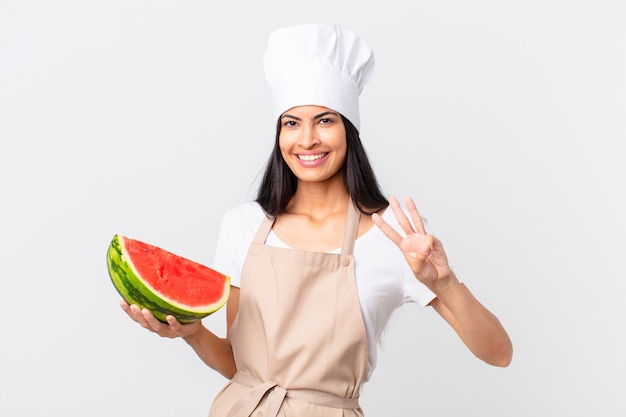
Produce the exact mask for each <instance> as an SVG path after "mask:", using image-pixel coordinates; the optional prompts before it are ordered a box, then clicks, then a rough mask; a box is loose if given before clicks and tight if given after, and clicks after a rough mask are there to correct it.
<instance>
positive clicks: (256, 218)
mask: <svg viewBox="0 0 626 417" xmlns="http://www.w3.org/2000/svg"><path fill="white" fill-rule="evenodd" d="M264 216H265V214H264V212H263V210H262V209H261V206H259V205H258V204H257V203H254V202H250V203H246V204H242V205H240V206H237V207H234V208H232V209H230V210H228V211H227V212H226V213H225V214H224V217H223V218H222V223H221V226H220V232H219V234H218V238H217V245H216V248H215V255H214V258H213V269H215V270H216V271H218V272H221V273H222V274H226V275H228V276H230V284H231V285H232V286H234V287H240V286H241V271H242V269H243V263H244V261H245V259H246V256H247V254H248V248H249V247H250V243H252V239H253V238H254V234H255V233H256V231H257V229H258V228H259V225H260V224H261V221H262V220H263V218H264Z"/></svg>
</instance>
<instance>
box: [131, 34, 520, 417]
mask: <svg viewBox="0 0 626 417" xmlns="http://www.w3.org/2000/svg"><path fill="white" fill-rule="evenodd" d="M264 59H265V71H266V76H267V80H268V83H269V85H270V88H271V90H272V93H273V102H274V113H275V116H276V118H277V120H278V127H277V135H276V144H275V148H274V150H273V153H272V156H271V157H270V160H269V163H268V166H267V169H266V172H265V176H264V178H263V181H262V184H261V186H260V189H259V193H258V198H257V200H256V201H255V202H251V203H247V204H244V205H241V206H239V207H236V208H234V209H231V210H229V211H228V212H227V213H226V215H225V217H224V220H223V224H222V230H221V233H220V238H219V242H218V247H217V251H216V257H215V262H214V265H213V267H214V268H215V269H217V270H220V271H222V272H224V273H226V274H229V275H230V276H231V278H232V284H233V287H232V292H231V296H230V299H229V302H228V305H227V329H228V333H227V335H228V336H227V337H226V338H220V337H218V336H216V335H215V334H214V333H212V332H210V331H209V330H208V329H206V328H205V327H204V326H203V325H202V323H201V322H195V323H191V324H186V325H181V324H180V323H178V322H177V321H176V320H175V319H174V318H173V317H168V319H167V320H168V324H163V323H160V322H159V321H157V320H156V319H155V318H154V317H153V316H152V315H151V314H150V312H149V311H146V310H144V311H141V310H140V309H139V308H138V307H137V306H128V305H127V304H125V303H122V307H123V308H124V310H125V311H126V312H127V313H128V314H129V315H130V316H131V318H133V319H134V320H136V321H137V322H139V323H140V324H141V325H142V326H143V327H145V328H147V329H149V330H151V331H154V332H156V333H158V334H159V335H161V336H164V337H182V338H183V339H184V340H185V341H186V342H187V343H189V344H190V345H191V346H192V347H193V348H194V350H195V351H196V353H197V354H198V355H199V357H200V358H201V359H202V360H203V361H204V362H205V363H206V364H207V365H209V366H210V367H212V368H213V369H215V370H217V371H218V372H220V373H221V374H222V375H224V376H226V377H227V378H229V379H230V381H229V383H228V384H227V385H226V387H224V389H223V390H222V391H221V392H220V393H219V395H218V396H217V398H216V400H215V401H214V403H213V406H212V409H211V412H210V416H232V417H238V416H251V415H254V416H257V415H262V416H272V417H273V416H279V415H280V416H286V417H289V416H299V417H302V416H330V417H332V416H355V415H356V416H362V411H361V409H360V407H359V404H358V397H359V392H360V387H361V385H362V384H363V383H364V382H365V381H367V379H368V378H369V377H370V375H371V372H372V371H373V369H374V367H375V364H376V344H377V342H378V340H379V338H380V335H381V333H382V330H383V328H384V327H385V325H386V323H387V321H388V319H389V317H390V316H391V314H392V313H393V311H394V310H395V309H396V308H397V307H399V306H401V305H402V304H404V303H406V302H416V303H419V304H420V305H422V306H426V305H429V306H431V307H433V308H434V309H435V310H436V311H437V312H438V313H439V314H440V315H441V316H442V317H443V319H444V320H445V321H446V322H448V323H449V324H450V325H451V326H452V327H453V328H454V330H455V331H456V332H457V334H458V335H459V336H460V337H461V339H462V340H463V342H464V343H465V344H466V345H467V347H468V348H469V349H470V350H471V351H472V352H473V353H474V354H475V355H476V356H477V357H478V358H480V359H482V360H484V361H485V362H487V363H489V364H492V365H496V366H507V365H508V364H509V362H510V360H511V355H512V347H511V342H510V340H509V338H508V336H507V334H506V332H505V330H504V329H503V327H502V326H501V324H500V323H499V321H498V319H497V318H496V317H495V316H494V315H493V314H491V313H490V312H489V311H488V310H487V309H486V308H485V307H483V306H482V305H481V304H480V303H479V302H478V301H477V300H476V299H475V298H474V297H473V296H472V294H471V293H470V292H469V290H468V289H467V288H466V287H465V286H464V285H463V284H462V283H460V282H459V280H458V279H457V278H456V276H455V274H454V272H453V271H452V270H451V269H450V267H449V265H448V262H447V258H446V254H445V252H444V250H443V246H442V244H441V242H440V241H439V240H437V239H436V238H435V237H433V236H432V235H430V234H428V233H427V232H426V230H425V228H424V225H423V222H422V219H421V217H420V215H419V213H418V211H417V209H416V207H415V205H414V203H413V201H412V200H411V199H407V200H406V210H407V213H408V216H407V214H405V211H404V210H403V209H402V208H401V206H400V205H399V203H398V201H397V200H396V199H395V198H390V200H389V202H387V200H386V199H385V197H384V195H383V193H382V192H381V191H380V189H379V187H378V184H377V182H376V179H375V176H374V174H373V172H372V169H371V167H370V164H369V162H368V160H367V157H366V154H365V151H364V149H363V146H362V144H361V141H360V138H359V128H360V119H359V108H358V96H359V93H360V91H361V90H362V88H363V86H364V85H365V84H366V83H367V82H368V80H369V78H370V77H371V73H372V70H373V64H374V60H373V53H372V51H371V49H370V48H369V46H368V45H367V44H365V43H364V42H363V41H362V40H361V39H359V38H358V37H357V36H356V35H355V34H353V33H352V32H350V31H347V30H346V29H344V28H341V27H337V26H332V25H301V26H296V27H292V28H285V29H280V30H278V31H276V32H274V33H273V34H272V36H271V37H270V40H269V43H268V49H267V51H266V54H265V58H264Z"/></svg>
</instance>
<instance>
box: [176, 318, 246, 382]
mask: <svg viewBox="0 0 626 417" xmlns="http://www.w3.org/2000/svg"><path fill="white" fill-rule="evenodd" d="M183 339H184V340H185V341H186V342H187V344H189V346H191V347H192V348H193V350H194V351H195V352H196V354H197V355H198V356H199V357H200V359H202V361H203V362H204V363H205V364H207V365H208V366H209V367H211V368H213V369H215V370H216V371H217V372H219V373H220V374H222V375H224V376H225V377H226V378H228V379H230V378H232V377H233V375H234V374H235V372H236V371H237V366H236V365H235V358H234V356H233V349H232V346H231V345H230V342H229V341H228V339H222V338H220V337H218V336H217V335H215V334H214V333H213V332H211V331H210V330H208V329H207V328H206V327H204V326H202V327H200V329H199V330H198V331H197V332H195V333H194V334H192V335H190V336H187V337H184V338H183Z"/></svg>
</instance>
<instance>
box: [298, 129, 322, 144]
mask: <svg viewBox="0 0 626 417" xmlns="http://www.w3.org/2000/svg"><path fill="white" fill-rule="evenodd" d="M299 143H300V146H302V147H303V148H305V149H311V148H313V147H314V146H315V145H318V144H319V143H320V140H319V135H318V132H317V130H316V129H315V126H314V125H312V124H308V123H307V124H306V125H304V126H303V127H302V129H301V131H300V138H299Z"/></svg>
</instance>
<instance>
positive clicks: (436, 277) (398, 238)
mask: <svg viewBox="0 0 626 417" xmlns="http://www.w3.org/2000/svg"><path fill="white" fill-rule="evenodd" d="M405 204H406V208H407V211H408V213H409V216H410V219H409V217H407V215H406V214H405V212H404V211H403V210H402V208H401V207H400V204H399V203H398V200H397V199H396V198H395V197H391V198H390V199H389V205H390V207H391V210H392V211H393V214H394V215H395V217H396V219H397V221H398V224H399V225H400V227H401V228H402V231H403V232H404V236H403V235H402V234H400V233H399V232H398V231H396V230H395V229H394V228H393V227H391V226H390V225H389V224H388V223H387V222H385V221H384V220H383V219H382V217H380V215H378V214H373V215H372V220H373V221H374V223H375V224H376V225H377V226H378V227H379V228H380V230H381V231H382V232H383V233H384V234H385V235H386V236H387V237H388V238H389V239H390V240H391V241H392V242H393V243H395V244H396V245H397V246H398V248H400V250H401V251H402V253H403V254H404V257H405V259H406V261H407V262H408V264H409V266H410V267H411V269H412V270H413V273H414V274H415V277H416V278H417V279H418V280H419V281H421V282H422V283H424V284H425V285H427V286H432V285H435V284H444V285H445V281H446V280H447V279H450V278H451V277H452V276H453V274H452V270H451V269H450V266H449V265H448V258H447V256H446V253H445V251H444V250H443V245H442V244H441V241H439V240H438V239H437V238H436V237H434V236H432V235H430V234H428V233H427V232H426V229H425V228H424V222H423V221H422V217H421V216H420V214H419V212H418V211H417V207H415V203H414V202H413V200H412V199H411V198H410V197H407V199H406V200H405Z"/></svg>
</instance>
